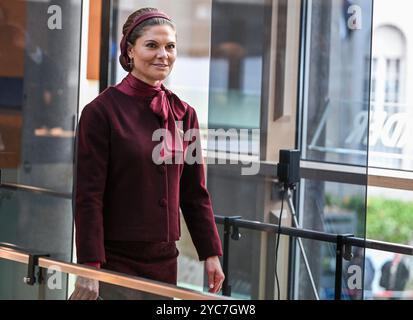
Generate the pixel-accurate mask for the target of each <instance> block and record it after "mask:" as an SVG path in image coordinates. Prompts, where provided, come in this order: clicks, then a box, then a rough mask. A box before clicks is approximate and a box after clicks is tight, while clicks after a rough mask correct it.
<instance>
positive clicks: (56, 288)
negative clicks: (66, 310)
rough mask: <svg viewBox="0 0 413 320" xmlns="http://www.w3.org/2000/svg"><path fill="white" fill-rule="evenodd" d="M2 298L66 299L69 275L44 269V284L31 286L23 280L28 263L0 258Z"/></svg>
mask: <svg viewBox="0 0 413 320" xmlns="http://www.w3.org/2000/svg"><path fill="white" fill-rule="evenodd" d="M36 270H38V269H36ZM0 274H1V285H0V300H44V299H45V300H65V299H66V292H67V278H68V277H67V275H65V274H59V275H58V276H57V277H56V272H52V271H50V272H49V273H48V272H47V270H44V271H43V273H42V276H43V279H44V281H43V282H42V284H38V283H35V284H34V285H33V286H29V285H27V284H25V283H24V282H23V278H24V277H26V276H27V264H22V263H17V262H14V261H9V260H3V259H0Z"/></svg>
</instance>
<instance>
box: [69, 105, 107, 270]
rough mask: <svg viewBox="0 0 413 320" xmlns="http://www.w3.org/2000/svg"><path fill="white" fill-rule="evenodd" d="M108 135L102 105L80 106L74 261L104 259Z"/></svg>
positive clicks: (101, 260)
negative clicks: (75, 257)
mask: <svg viewBox="0 0 413 320" xmlns="http://www.w3.org/2000/svg"><path fill="white" fill-rule="evenodd" d="M109 138H110V130H109V124H108V121H107V118H106V117H105V115H104V112H103V106H102V105H101V104H99V103H98V102H96V101H92V102H91V103H90V104H89V105H87V106H86V107H85V108H84V109H83V112H82V115H81V117H80V121H79V125H78V130H77V150H76V170H75V172H76V175H75V199H76V200H75V227H76V251H77V261H78V263H85V262H100V263H104V262H105V250H104V232H103V196H104V191H105V186H106V177H107V170H108V157H109Z"/></svg>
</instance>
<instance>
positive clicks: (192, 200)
mask: <svg viewBox="0 0 413 320" xmlns="http://www.w3.org/2000/svg"><path fill="white" fill-rule="evenodd" d="M182 121H183V129H184V131H186V130H188V129H190V128H195V129H196V128H199V124H198V119H197V116H196V112H195V110H194V109H193V108H192V107H190V106H188V109H187V112H186V114H185V116H184V118H183V120H182ZM160 128H161V122H160V119H159V118H158V116H156V115H155V114H154V113H153V112H152V111H151V110H150V109H149V106H148V102H147V101H145V99H142V98H137V97H133V96H129V95H127V94H125V93H123V92H121V91H119V90H118V89H117V88H116V87H109V88H108V89H106V90H105V91H104V92H103V93H101V94H100V95H99V96H98V97H97V98H96V99H94V100H93V101H92V102H91V103H89V104H88V105H87V106H86V107H85V108H84V109H83V112H82V115H81V117H80V121H79V125H78V131H77V150H76V175H75V199H76V200H75V226H76V247H77V259H78V262H79V263H84V262H92V261H96V262H97V261H99V262H102V263H104V262H105V261H106V260H105V248H104V241H105V240H118V241H148V242H163V241H176V240H178V239H179V237H180V234H181V230H180V215H179V208H181V209H182V214H183V216H184V218H185V221H186V223H187V226H188V229H189V232H190V234H191V238H192V241H193V243H194V245H195V248H196V250H197V252H198V255H199V259H200V260H205V259H206V258H208V257H210V256H215V255H219V256H220V255H222V248H221V241H220V238H219V235H218V232H217V227H216V224H215V220H214V214H213V210H212V205H211V200H210V196H209V193H208V191H207V189H206V187H205V172H204V165H203V164H193V165H189V164H161V165H157V164H155V163H154V162H153V161H152V150H153V149H154V147H155V146H156V145H158V144H159V143H160V142H159V141H152V134H153V132H154V131H155V130H156V129H160Z"/></svg>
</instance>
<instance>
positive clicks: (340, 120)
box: [301, 0, 372, 166]
mask: <svg viewBox="0 0 413 320" xmlns="http://www.w3.org/2000/svg"><path fill="white" fill-rule="evenodd" d="M371 14H372V1H371V0H370V1H364V0H359V1H352V2H351V3H350V2H349V1H341V0H333V1H324V0H312V1H308V11H307V21H306V27H305V28H306V29H305V35H306V38H307V41H308V43H307V45H306V48H305V51H304V54H305V56H304V59H305V61H304V64H305V71H304V79H305V80H304V87H303V90H304V96H303V108H304V109H303V129H302V130H303V137H302V148H301V150H302V156H303V158H304V159H307V160H315V161H327V162H336V163H344V164H352V165H361V166H365V165H366V162H367V130H368V120H369V118H368V116H369V113H368V112H369V93H370V85H369V84H370V51H371Z"/></svg>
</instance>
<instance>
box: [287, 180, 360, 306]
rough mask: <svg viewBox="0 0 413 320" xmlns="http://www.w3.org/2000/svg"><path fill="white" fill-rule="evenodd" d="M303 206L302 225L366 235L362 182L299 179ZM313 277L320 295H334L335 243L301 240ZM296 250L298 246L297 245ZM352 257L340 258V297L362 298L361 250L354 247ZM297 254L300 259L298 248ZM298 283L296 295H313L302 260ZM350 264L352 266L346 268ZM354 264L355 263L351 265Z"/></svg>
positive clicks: (309, 297)
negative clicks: (341, 271)
mask: <svg viewBox="0 0 413 320" xmlns="http://www.w3.org/2000/svg"><path fill="white" fill-rule="evenodd" d="M300 188H301V193H302V198H301V199H302V200H301V201H302V204H301V206H302V208H305V210H304V211H303V214H302V216H301V217H300V220H301V221H300V224H301V226H302V227H303V228H306V229H311V230H317V231H322V232H328V233H333V234H354V235H355V236H356V237H360V238H364V235H365V216H366V215H365V212H366V206H365V197H364V194H365V189H366V187H365V186H357V185H349V184H344V183H333V182H324V181H314V180H302V182H301V187H300ZM304 243H305V251H306V254H307V257H308V259H309V265H310V268H311V270H312V273H313V276H314V280H315V282H316V284H317V283H318V287H317V289H318V290H319V295H320V298H321V299H334V279H335V278H334V277H335V267H336V265H335V263H336V259H335V258H336V253H335V252H336V246H335V244H326V243H320V242H316V241H308V240H307V241H304ZM297 250H298V248H297ZM353 254H354V257H353V259H352V260H351V261H345V260H343V279H342V280H343V282H342V290H343V299H361V298H362V297H363V292H362V290H363V286H362V276H363V272H362V271H363V263H364V262H363V260H364V250H363V249H360V250H358V249H357V248H353ZM296 257H297V258H298V259H299V261H301V260H302V259H301V257H300V256H299V252H297V254H296ZM300 264H301V265H300V267H299V271H298V272H299V275H298V278H297V279H298V280H297V281H298V282H297V287H296V290H295V292H296V293H295V295H296V298H298V299H314V294H313V291H312V287H311V283H310V282H309V279H308V276H307V275H306V273H307V271H306V269H305V268H304V267H305V266H304V264H303V262H302V261H301V263H300ZM350 266H353V267H352V268H349V267H350ZM354 266H358V269H357V267H354Z"/></svg>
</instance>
